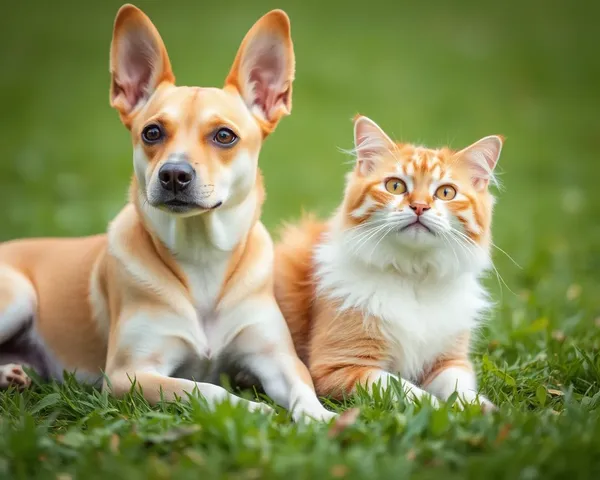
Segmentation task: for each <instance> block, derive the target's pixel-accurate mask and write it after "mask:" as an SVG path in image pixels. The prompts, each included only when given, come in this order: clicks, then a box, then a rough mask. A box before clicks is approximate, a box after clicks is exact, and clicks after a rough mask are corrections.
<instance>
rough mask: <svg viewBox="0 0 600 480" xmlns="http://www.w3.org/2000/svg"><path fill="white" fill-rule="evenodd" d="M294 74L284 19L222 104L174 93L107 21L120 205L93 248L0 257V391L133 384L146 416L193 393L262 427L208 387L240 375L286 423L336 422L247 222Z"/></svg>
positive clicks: (162, 52) (263, 240)
mask: <svg viewBox="0 0 600 480" xmlns="http://www.w3.org/2000/svg"><path fill="white" fill-rule="evenodd" d="M193 61H198V60H195V59H194V60H193ZM294 63H295V61H294V52H293V46H292V40H291V37H290V24H289V19H288V17H287V15H286V14H285V13H284V12H282V11H280V10H274V11H272V12H270V13H268V14H266V15H265V16H264V17H262V18H261V19H260V20H259V21H258V22H257V23H256V24H255V25H254V26H253V27H252V29H251V30H250V31H249V32H248V34H247V35H246V37H245V38H244V40H243V42H242V44H241V46H240V49H239V51H238V53H237V56H236V57H235V61H234V63H233V66H232V68H231V71H230V73H229V75H228V76H227V78H226V81H225V86H224V88H223V89H220V88H200V87H178V86H175V84H174V82H175V78H174V75H173V73H172V70H171V65H170V62H169V57H168V55H167V51H166V49H165V47H164V44H163V41H162V39H161V37H160V35H159V34H158V31H157V30H156V28H155V27H154V25H153V24H152V23H151V21H150V20H149V19H148V17H147V16H146V15H145V14H144V13H142V12H141V11H140V10H139V9H137V8H136V7H134V6H132V5H125V6H123V7H122V8H121V9H120V10H119V12H118V14H117V17H116V20H115V24H114V32H113V39H112V45H111V52H110V69H111V75H112V85H111V91H110V101H111V105H112V106H113V107H114V108H115V109H116V110H117V111H118V113H119V115H120V118H121V120H122V122H123V124H124V125H125V126H126V127H127V128H128V129H129V130H130V132H131V138H132V143H133V166H134V172H135V173H134V175H133V179H132V182H131V188H130V203H129V204H128V205H127V206H125V207H124V209H123V210H122V211H121V212H120V213H119V215H118V216H117V217H116V218H115V219H114V221H113V222H112V223H111V225H110V227H109V229H108V233H107V234H106V235H98V236H93V237H88V238H77V239H51V238H48V239H32V240H21V241H15V242H8V243H5V244H3V245H2V246H0V365H2V366H1V367H0V383H2V386H6V385H8V384H10V383H13V384H17V385H27V384H28V383H29V381H28V378H27V377H26V375H25V374H24V373H23V370H22V368H21V367H22V366H23V365H28V366H30V367H31V368H33V369H34V370H36V371H37V372H38V373H39V374H40V375H42V376H43V377H46V378H55V379H58V380H60V379H61V378H62V372H63V371H64V370H68V371H73V372H75V374H76V377H77V378H78V379H80V380H82V381H87V382H92V383H99V384H102V371H104V372H105V374H106V377H107V378H108V386H109V387H110V388H111V389H112V392H113V393H114V394H116V395H119V396H120V395H123V394H125V393H126V392H128V391H129V390H130V388H131V385H132V382H131V381H132V380H134V379H135V381H136V384H137V385H138V386H139V387H141V388H142V391H143V394H144V396H145V398H146V399H147V400H148V401H149V402H150V403H156V402H158V401H159V400H161V398H164V399H166V400H173V399H175V398H176V397H183V398H184V399H185V398H186V396H187V395H186V394H193V393H194V391H195V390H196V389H197V391H198V392H199V393H200V394H202V395H203V396H204V397H205V398H206V399H207V401H208V402H209V404H213V403H214V402H216V401H220V400H222V399H225V398H228V399H229V400H231V401H232V402H236V403H237V402H243V403H244V404H245V405H247V406H248V407H249V408H251V409H260V410H265V411H270V410H271V408H270V407H268V406H267V405H265V404H262V403H258V402H248V401H246V400H243V399H241V398H239V397H237V396H234V395H232V394H230V393H228V392H227V391H226V390H225V389H223V388H222V387H220V386H217V385H216V384H215V383H216V382H217V381H218V379H219V375H220V372H224V371H225V372H229V371H231V368H234V369H238V368H239V369H242V370H243V371H246V372H247V373H249V374H251V376H253V377H254V378H256V379H258V381H260V383H261V384H262V386H263V387H264V389H265V391H266V393H267V394H269V395H270V396H271V397H272V398H273V399H274V400H275V401H276V402H278V403H280V404H281V405H283V406H285V407H286V408H289V409H291V410H292V412H293V417H294V418H295V419H299V418H305V417H312V418H316V419H324V420H327V419H330V418H332V417H333V416H334V414H333V413H332V412H329V411H327V410H326V409H325V408H324V407H323V406H322V405H321V404H320V402H319V401H318V399H317V397H316V395H315V392H314V387H313V384H312V381H311V379H310V375H309V374H308V371H307V369H306V367H305V366H304V365H303V363H302V362H300V360H299V359H298V357H297V355H296V353H295V350H294V346H293V343H292V338H291V336H290V333H289V330H288V328H287V325H286V323H285V320H284V318H283V316H282V315H281V312H280V310H279V308H278V306H277V304H276V302H275V298H274V295H273V257H274V252H273V244H272V241H271V238H270V236H269V234H268V233H267V231H266V230H265V228H264V226H263V225H262V224H261V223H260V221H259V217H260V212H261V205H262V203H263V198H264V191H263V183H262V177H261V173H260V171H259V169H258V166H257V163H258V156H259V151H260V149H261V145H262V143H263V140H264V139H265V138H266V137H267V135H268V134H269V133H271V132H272V131H273V130H274V128H275V126H276V125H277V123H278V121H279V120H280V119H281V118H282V117H283V116H285V115H288V114H289V113H290V109H291V94H292V81H293V77H294ZM107 175H110V173H109V172H107ZM105 386H106V382H105Z"/></svg>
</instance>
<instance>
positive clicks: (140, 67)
mask: <svg viewBox="0 0 600 480" xmlns="http://www.w3.org/2000/svg"><path fill="white" fill-rule="evenodd" d="M110 73H111V77H112V83H111V87H110V104H111V106H112V107H114V108H115V109H116V110H117V111H118V112H119V114H120V116H121V120H122V121H123V123H124V124H125V125H129V124H130V119H131V116H132V114H134V113H135V111H136V110H137V109H138V108H139V107H140V106H142V105H143V104H144V103H146V102H147V101H148V99H149V98H150V96H151V95H152V93H154V91H155V90H156V88H157V87H158V85H160V84H161V83H162V82H169V83H173V82H175V77H174V76H173V72H172V71H171V63H170V62H169V56H168V55H167V49H166V48H165V45H164V43H163V41H162V39H161V37H160V35H159V33H158V30H156V27H155V26H154V24H153V23H152V22H151V21H150V19H149V18H148V17H147V16H146V14H145V13H144V12H142V11H141V10H140V9H139V8H137V7H135V6H133V5H129V4H127V5H123V6H122V7H121V8H120V9H119V12H118V13H117V17H116V18H115V25H114V29H113V38H112V43H111V45H110Z"/></svg>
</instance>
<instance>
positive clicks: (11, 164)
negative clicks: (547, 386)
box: [0, 0, 600, 318]
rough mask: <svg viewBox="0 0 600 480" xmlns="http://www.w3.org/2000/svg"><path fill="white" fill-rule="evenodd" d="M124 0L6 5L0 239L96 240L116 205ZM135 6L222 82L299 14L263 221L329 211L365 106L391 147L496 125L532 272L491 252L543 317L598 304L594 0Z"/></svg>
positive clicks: (187, 65)
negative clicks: (276, 23) (243, 44)
mask: <svg viewBox="0 0 600 480" xmlns="http://www.w3.org/2000/svg"><path fill="white" fill-rule="evenodd" d="M120 4H121V2H119V1H113V0H110V1H102V2H83V1H80V2H74V1H73V2H69V1H56V2H46V1H44V2H42V1H33V0H32V1H22V2H11V3H6V4H4V5H3V14H2V19H1V20H0V95H1V96H2V98H1V105H2V108H1V110H0V115H1V116H2V131H1V134H0V156H1V163H0V173H1V175H0V192H1V195H2V197H1V198H2V202H1V205H2V208H1V209H0V239H1V240H6V239H10V238H15V237H23V236H40V235H69V236H72V235H86V234H91V233H95V232H101V231H103V230H104V229H105V227H106V224H107V222H108V221H109V220H110V219H111V218H112V217H113V216H114V215H115V214H116V213H117V212H118V210H119V209H120V208H121V207H122V205H123V203H124V201H125V198H126V189H127V184H128V181H129V177H130V175H131V172H132V160H131V147H130V139H129V135H128V132H127V131H126V130H125V128H124V127H123V126H122V125H121V124H120V122H119V120H118V116H117V114H116V113H115V112H114V111H113V110H111V108H110V107H109V105H108V86H109V74H108V52H109V45H110V39H111V31H112V22H113V18H114V15H115V14H116V12H117V9H118V7H119V6H120ZM137 5H138V6H140V7H141V8H142V9H143V10H144V11H146V13H147V14H148V15H149V16H150V17H151V19H152V20H153V21H154V23H155V24H156V26H157V27H158V29H159V31H160V32H161V34H162V36H163V39H164V41H165V43H166V46H167V48H168V50H169V54H170V57H171V61H172V64H173V68H174V71H175V74H176V76H177V80H178V83H179V84H183V85H185V84H188V85H190V84H191V85H201V86H221V85H222V82H223V80H224V78H225V76H226V74H227V72H228V70H229V67H230V65H231V63H232V61H233V58H234V55H235V52H236V50H237V47H238V45H239V43H240V41H241V40H242V38H243V36H244V34H245V33H246V31H247V30H248V29H249V28H250V26H251V25H252V24H253V22H254V21H256V20H257V19H258V18H259V17H260V16H261V15H262V14H264V13H265V12H267V11H268V10H269V9H271V8H283V9H285V10H286V11H287V12H288V14H289V15H290V17H291V21H292V34H293V38H294V42H295V49H296V55H297V80H296V82H295V89H294V98H293V112H292V115H291V117H289V118H286V119H284V121H283V122H282V123H281V124H280V126H279V128H278V129H277V131H276V132H275V134H274V135H273V136H272V137H271V138H269V139H268V141H267V143H266V145H265V146H264V149H263V152H262V155H261V160H260V164H261V166H262V169H263V171H264V174H265V177H266V183H267V194H268V195H267V203H266V206H265V209H264V217H263V219H264V222H265V223H266V225H267V226H268V227H269V228H270V229H271V231H273V232H275V231H276V229H275V227H276V226H277V225H278V224H279V223H280V222H281V221H282V220H290V219H293V218H295V217H297V216H298V214H299V212H300V211H301V208H305V209H309V210H315V211H317V212H319V213H320V214H322V215H327V214H329V212H331V210H332V209H333V208H334V207H335V206H336V205H337V204H338V203H339V201H340V199H341V195H342V186H343V178H344V172H346V171H347V170H348V169H349V168H350V166H349V165H348V164H347V161H348V158H347V157H346V156H345V155H344V154H342V153H340V152H339V150H338V149H339V148H350V147H351V146H352V125H351V122H350V119H351V117H352V116H353V115H354V114H355V113H357V112H360V113H363V114H366V115H368V116H370V117H372V118H373V119H374V120H375V121H377V122H378V123H379V124H380V125H381V126H382V127H384V128H385V129H386V130H387V131H388V132H389V133H390V134H391V135H392V136H394V137H395V138H396V139H398V140H404V141H412V142H421V143H424V144H427V145H430V146H438V145H443V144H450V145H451V146H453V147H457V148H460V147H463V146H466V145H468V144H469V143H471V142H473V141H475V140H477V139H478V138H480V137H482V136H485V135H488V134H495V133H500V134H504V135H505V136H506V144H505V148H504V151H503V155H502V158H501V160H500V171H501V173H502V175H501V180H502V182H503V184H504V189H503V190H502V191H501V192H499V202H498V206H497V210H496V214H495V220H496V221H495V225H494V233H495V240H496V243H497V245H498V246H500V247H501V248H503V249H504V250H506V251H508V252H509V253H510V254H511V255H512V256H513V257H514V258H515V260H516V261H517V262H518V263H519V264H520V265H521V266H522V267H523V268H522V269H519V268H517V267H516V266H514V265H513V264H512V263H511V262H510V261H509V260H508V259H507V258H506V257H504V256H503V255H502V254H500V253H498V252H496V254H495V257H496V263H497V266H498V269H499V270H500V273H501V274H502V275H503V277H504V278H505V280H506V282H507V284H508V285H509V287H510V288H511V289H512V290H513V291H515V292H516V293H517V294H519V295H521V294H522V293H523V292H525V293H524V295H527V292H528V291H530V290H532V289H535V291H536V294H537V295H538V303H537V304H538V305H541V306H540V307H539V308H540V309H542V310H543V309H545V308H548V309H550V308H552V304H553V302H554V301H555V299H556V296H557V295H558V296H559V297H560V298H561V300H563V299H564V295H563V294H564V292H566V291H567V290H568V289H569V288H570V287H572V285H573V284H575V287H574V288H575V290H576V291H577V292H579V293H578V296H581V297H582V299H584V301H583V305H580V306H583V307H585V309H584V311H585V312H588V313H590V312H591V313H592V314H594V315H596V314H598V313H599V312H600V295H598V293H599V292H598V290H597V283H598V282H597V280H598V273H597V272H598V271H599V270H600V247H599V245H600V221H599V218H600V197H599V195H598V193H597V192H598V173H599V172H600V167H599V158H598V150H599V149H598V147H599V142H598V140H599V137H600V135H599V134H600V122H599V120H598V113H599V112H600V83H599V79H600V60H599V59H600V55H599V54H598V36H597V35H598V33H597V31H598V30H597V29H598V18H599V13H600V8H599V7H598V2H585V1H580V2H576V1H571V2H546V1H525V0H524V1H513V0H510V1H505V2H497V1H496V2H485V1H481V0H478V1H471V0H467V1H455V2H450V1H447V2H441V1H440V2H433V1H391V0H390V1H378V0H372V1H369V2H364V1H355V0H346V1H325V0H322V1H321V2H309V1H279V2H274V1H253V2H248V1H238V2H236V1H231V2H217V1H212V2H208V1H169V2H167V1H149V0H145V1H138V2H137ZM490 285H493V288H496V289H498V288H499V287H498V282H496V281H495V280H491V281H490ZM503 292H504V293H507V292H508V290H507V289H506V288H503ZM557 292H560V293H557ZM581 292H583V294H582V295H581ZM511 296H512V294H510V293H509V298H511ZM545 296H546V297H547V302H546V301H545ZM503 298H505V297H503ZM561 309H562V310H563V312H564V314H565V315H569V311H568V310H569V307H568V306H566V307H565V306H561ZM542 313H543V312H542ZM588 318H589V317H588Z"/></svg>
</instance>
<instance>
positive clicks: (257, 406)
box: [248, 402, 275, 415]
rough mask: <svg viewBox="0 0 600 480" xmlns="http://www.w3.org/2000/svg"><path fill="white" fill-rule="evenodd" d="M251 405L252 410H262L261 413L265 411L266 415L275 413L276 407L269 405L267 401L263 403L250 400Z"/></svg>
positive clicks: (249, 406)
mask: <svg viewBox="0 0 600 480" xmlns="http://www.w3.org/2000/svg"><path fill="white" fill-rule="evenodd" d="M249 404H250V405H248V408H249V409H250V411H251V412H260V413H264V414H265V415H271V414H273V413H275V409H274V408H273V407H271V406H269V405H267V404H266V403H262V402H249Z"/></svg>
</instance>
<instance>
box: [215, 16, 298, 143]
mask: <svg viewBox="0 0 600 480" xmlns="http://www.w3.org/2000/svg"><path fill="white" fill-rule="evenodd" d="M294 68H295V59H294V47H293V44H292V37H291V33H290V19H289V18H288V16H287V15H286V13H285V12H284V11H282V10H273V11H271V12H269V13H267V14H266V15H265V16H263V17H262V18H261V19H260V20H258V22H256V23H255V24H254V26H253V27H252V28H251V29H250V31H249V32H248V33H247V34H246V36H245V37H244V40H243V41H242V44H241V46H240V48H239V50H238V52H237V55H236V57H235V60H234V62H233V66H232V67H231V71H230V72H229V75H228V76H227V79H226V80H225V88H235V89H236V90H237V91H238V92H239V94H240V95H241V96H242V98H243V99H244V102H245V103H246V105H247V106H248V108H249V109H250V111H251V112H252V114H253V115H254V117H255V118H256V119H257V120H258V122H259V124H260V125H261V128H262V129H263V132H264V133H265V134H268V133H270V132H272V131H273V130H274V129H275V127H276V126H277V123H278V122H279V120H280V119H281V117H283V116H285V115H289V114H290V112H291V110H292V82H293V81H294Z"/></svg>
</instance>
